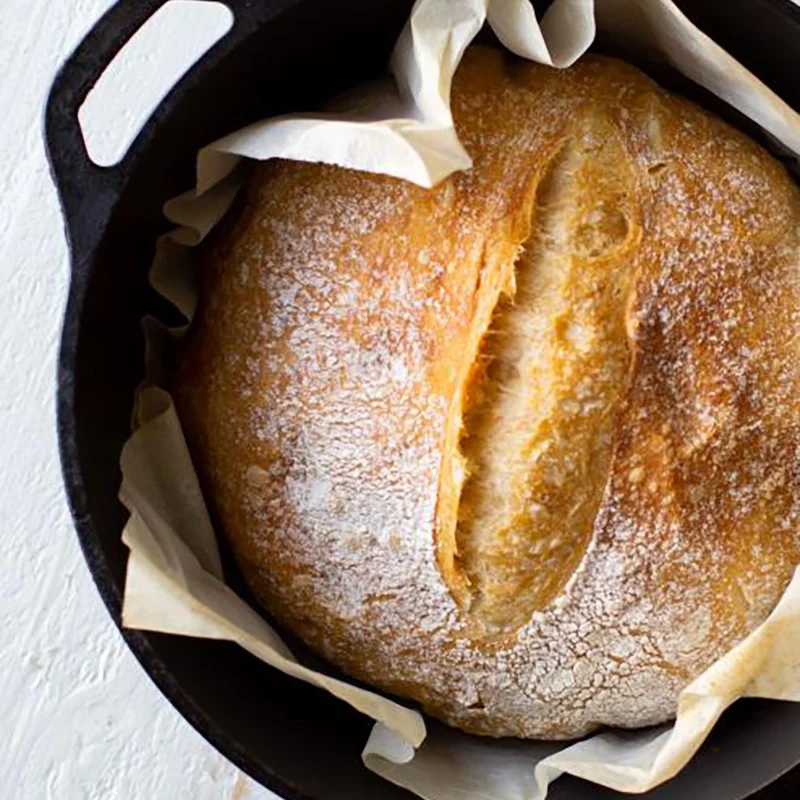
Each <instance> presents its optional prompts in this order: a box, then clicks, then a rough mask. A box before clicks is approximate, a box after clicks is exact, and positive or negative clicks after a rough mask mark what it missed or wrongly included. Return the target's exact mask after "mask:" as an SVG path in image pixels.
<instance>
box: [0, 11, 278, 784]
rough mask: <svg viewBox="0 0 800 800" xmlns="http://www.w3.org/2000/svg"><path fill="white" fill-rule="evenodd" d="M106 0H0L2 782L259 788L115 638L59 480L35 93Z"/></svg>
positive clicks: (56, 301) (53, 237) (49, 211)
mask: <svg viewBox="0 0 800 800" xmlns="http://www.w3.org/2000/svg"><path fill="white" fill-rule="evenodd" d="M133 2H136V0H133ZM109 4H110V0H0V6H2V7H1V8H0V108H1V109H2V114H0V143H2V147H0V287H2V288H0V375H2V380H0V445H1V446H2V449H1V450H0V554H2V555H0V720H2V744H0V797H2V798H3V800H6V799H7V800H43V799H44V798H46V799H47V800H51V799H52V800H73V798H75V799H76V800H77V799H78V798H80V799H81V800H132V799H133V798H136V800H139V799H140V798H141V800H161V798H168V800H212V799H213V800H256V798H258V800H265V799H266V798H274V795H272V794H271V793H270V792H267V791H266V790H265V789H262V788H260V787H258V786H256V785H255V784H254V782H253V781H252V780H251V779H249V778H247V777H245V776H244V775H242V774H241V773H240V772H239V771H238V770H237V769H236V768H235V767H233V765H231V764H230V763H229V762H227V761H226V760H225V759H224V758H223V757H222V756H221V755H219V754H218V753H217V752H216V751H215V750H213V749H212V748H211V746H210V745H208V744H206V742H205V741H204V740H203V739H202V738H201V737H200V736H199V735H198V734H197V733H195V731H194V730H193V729H192V728H191V727H190V726H189V725H188V723H186V722H185V721H184V720H183V719H182V718H181V717H180V716H179V714H178V713H177V712H176V711H175V710H174V709H173V708H172V707H171V706H170V705H169V703H167V701H166V700H164V698H163V697H162V696H161V695H160V694H159V692H158V690H157V689H156V688H155V686H154V685H153V684H152V683H151V682H150V680H149V678H148V677H147V676H146V675H145V673H144V672H143V670H142V669H141V667H139V665H138V663H137V662H136V661H135V659H134V658H133V656H132V655H131V654H130V653H129V652H128V651H127V649H126V648H125V646H124V645H123V642H122V639H121V637H120V636H119V634H118V633H117V632H116V630H115V629H114V627H113V626H112V624H111V621H110V618H109V617H108V614H107V613H106V611H105V609H104V608H103V606H102V604H101V601H100V599H99V596H98V595H97V592H96V591H95V588H94V586H93V584H92V582H91V578H90V577H89V573H88V570H87V568H86V565H85V564H84V562H83V559H82V556H81V554H80V551H79V548H78V544H77V540H76V537H75V534H74V533H73V530H72V524H71V521H70V519H69V514H68V511H67V507H66V503H65V500H64V497H63V493H62V489H61V477H60V472H59V465H58V458H57V453H56V438H55V418H54V415H55V411H54V397H53V391H54V372H55V357H56V346H57V341H58V333H59V325H60V316H61V313H62V309H63V306H64V301H65V297H66V288H67V276H68V260H67V250H66V244H65V241H64V237H63V233H62V223H61V218H60V213H59V210H58V205H57V200H56V197H55V192H54V190H53V187H52V185H51V181H50V177H49V174H48V170H47V164H46V161H45V156H44V149H43V144H42V138H41V118H42V105H43V103H44V99H45V97H46V93H47V90H48V88H49V84H50V80H51V78H52V76H53V74H54V72H55V69H56V67H57V65H58V64H59V63H60V62H61V61H63V59H64V58H65V57H66V56H67V54H68V53H69V51H70V50H71V49H72V48H73V47H74V46H75V44H77V42H78V41H79V40H80V38H81V37H82V35H83V34H84V33H85V31H86V30H87V29H88V28H89V27H90V26H91V24H92V23H93V22H94V20H95V19H96V18H97V17H98V16H99V15H100V13H101V12H102V11H103V10H104V9H105V8H106V7H107V6H108V5H109ZM165 44H166V42H165ZM131 85H132V86H135V82H133V83H132V84H131Z"/></svg>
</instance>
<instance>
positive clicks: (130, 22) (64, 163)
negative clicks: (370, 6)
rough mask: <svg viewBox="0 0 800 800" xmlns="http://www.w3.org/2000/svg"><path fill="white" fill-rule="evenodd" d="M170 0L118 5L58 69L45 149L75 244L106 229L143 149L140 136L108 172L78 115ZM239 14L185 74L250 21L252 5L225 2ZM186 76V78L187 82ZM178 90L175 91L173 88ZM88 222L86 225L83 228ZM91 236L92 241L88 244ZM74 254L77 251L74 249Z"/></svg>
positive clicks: (49, 106)
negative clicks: (89, 147)
mask: <svg viewBox="0 0 800 800" xmlns="http://www.w3.org/2000/svg"><path fill="white" fill-rule="evenodd" d="M167 2H168V0H118V2H117V3H115V4H114V5H113V6H112V7H111V8H110V9H109V10H108V11H107V12H106V13H105V14H103V16H102V17H101V18H100V19H99V20H98V21H97V23H96V24H95V26H94V27H93V28H92V29H91V31H89V33H88V34H87V35H86V36H85V38H84V39H83V41H81V43H80V44H79V45H78V47H77V48H76V49H75V51H74V52H73V53H72V55H71V56H70V57H69V58H68V59H67V60H66V62H65V63H64V64H63V65H62V66H61V68H60V69H59V71H58V73H57V75H56V77H55V79H54V81H53V85H52V87H51V89H50V94H49V96H48V99H47V106H46V108H45V119H44V127H45V131H44V133H45V144H46V148H47V156H48V160H49V162H50V171H51V174H52V176H53V181H54V183H55V185H56V188H57V189H58V193H59V197H60V200H61V206H62V210H63V212H64V216H65V219H66V223H67V232H68V236H69V238H70V242H71V244H73V245H75V244H76V243H80V244H88V243H89V241H90V240H91V237H92V236H93V235H94V233H96V232H97V231H98V230H100V229H101V228H103V227H104V225H102V224H99V223H101V222H102V219H103V218H104V217H105V216H107V215H108V214H110V212H111V209H112V208H113V206H114V203H115V199H116V197H117V194H118V189H119V187H120V185H121V182H122V178H123V176H124V175H125V173H126V171H127V168H128V166H129V164H130V162H131V161H132V160H134V159H135V155H136V152H137V151H138V150H139V146H140V145H141V141H140V140H141V138H142V137H141V134H142V132H143V131H144V130H145V129H146V127H147V126H146V125H145V128H143V130H142V131H140V133H139V135H138V136H137V139H136V140H135V141H134V143H133V144H132V145H131V147H130V148H129V150H128V152H127V154H126V155H125V157H124V158H123V159H122V160H121V161H120V162H119V163H118V164H115V165H113V166H110V167H99V166H97V165H96V164H94V163H93V162H92V160H91V159H90V158H89V155H88V153H87V151H86V146H85V144H84V141H83V135H82V133H81V129H80V124H79V122H78V110H79V108H80V106H81V104H82V103H83V101H84V99H85V98H86V95H87V94H88V92H89V90H90V89H91V88H92V87H93V86H94V84H95V83H96V82H97V80H98V79H99V78H100V76H101V75H102V74H103V72H104V71H105V69H106V67H108V65H109V64H110V63H111V62H112V61H113V60H114V58H115V56H116V55H117V53H119V51H120V50H121V49H122V47H123V46H124V45H125V44H126V43H127V42H128V40H129V39H130V38H131V37H132V36H133V35H134V34H135V33H136V32H137V31H138V30H139V28H141V27H142V25H144V23H145V22H147V20H148V19H150V17H151V16H153V14H154V13H155V12H156V11H158V10H159V9H160V8H161V7H162V6H164V5H166V3H167ZM225 4H226V5H227V6H228V7H229V8H230V9H231V11H232V12H233V13H234V15H235V20H234V26H233V28H232V29H231V31H229V32H228V34H227V36H223V37H222V39H220V40H219V41H218V42H217V43H216V44H215V45H213V46H212V47H211V48H210V49H209V50H208V51H207V52H206V53H205V54H204V55H203V56H202V57H201V58H200V59H199V60H198V61H197V62H196V63H195V64H194V65H193V66H192V67H191V68H190V69H189V71H188V72H187V73H186V74H189V72H192V71H193V70H194V69H196V68H197V67H198V66H199V65H200V64H201V63H202V62H203V61H204V59H206V58H207V57H208V56H209V54H210V53H211V52H212V51H213V50H215V48H217V47H218V46H219V45H220V44H221V43H222V42H224V41H226V39H227V38H229V37H230V36H231V33H232V32H233V30H235V29H236V28H238V27H239V26H238V25H237V23H238V22H240V21H242V19H243V18H246V16H247V9H248V7H250V6H251V3H250V2H249V0H227V2H226V3H225ZM185 77H186V75H184V78H185ZM173 88H174V87H173ZM82 221H84V222H85V224H83V223H82ZM87 237H88V238H89V241H87ZM73 251H74V248H73Z"/></svg>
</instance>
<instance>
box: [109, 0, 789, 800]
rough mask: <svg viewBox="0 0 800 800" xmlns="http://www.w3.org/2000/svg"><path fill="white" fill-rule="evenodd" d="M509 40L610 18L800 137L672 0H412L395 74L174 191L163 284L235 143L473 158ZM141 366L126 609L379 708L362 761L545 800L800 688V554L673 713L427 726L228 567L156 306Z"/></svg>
mask: <svg viewBox="0 0 800 800" xmlns="http://www.w3.org/2000/svg"><path fill="white" fill-rule="evenodd" d="M486 21H488V23H489V25H491V27H492V29H493V30H494V32H495V33H496V34H497V36H498V38H499V39H500V41H501V42H502V43H503V44H504V45H505V46H506V47H507V48H508V49H510V50H512V51H513V52H514V53H516V54H518V55H520V56H522V57H525V58H530V59H533V60H535V61H539V62H542V63H545V64H550V65H553V66H555V67H566V66H569V65H570V64H572V63H573V62H574V61H575V60H576V59H577V58H579V57H580V55H582V54H583V53H584V52H585V51H586V49H587V48H588V47H589V45H590V44H591V43H592V41H593V40H594V37H595V34H596V32H598V31H599V32H601V33H602V34H603V35H604V37H605V38H606V39H607V40H608V39H610V40H612V41H614V42H617V43H619V44H621V45H624V46H625V47H626V49H629V50H630V49H638V50H644V51H646V52H647V55H648V58H652V57H653V56H654V55H657V56H659V57H661V58H662V59H663V60H664V61H666V62H667V63H669V64H671V65H672V66H673V67H675V68H676V69H678V70H679V71H680V72H682V73H683V74H684V75H686V76H688V77H689V78H691V79H692V80H694V81H696V82H697V83H699V84H702V85H703V86H705V87H706V88H707V89H709V90H711V91H712V92H714V93H715V94H716V95H718V96H719V97H721V98H723V99H724V100H726V101H727V102H728V103H730V104H731V105H733V106H735V107H736V108H737V109H739V111H741V112H743V113H744V114H745V115H747V116H748V117H750V118H751V119H753V120H754V121H756V122H757V123H759V124H760V125H761V126H762V127H763V128H764V130H765V131H767V132H768V133H769V134H770V135H771V136H772V137H774V139H775V140H777V141H778V142H780V143H781V144H782V145H783V146H784V147H785V148H788V149H789V150H790V151H791V152H793V153H794V154H795V155H798V154H800V116H799V115H798V114H797V113H795V112H794V111H793V110H792V109H791V108H789V107H788V106H787V105H786V104H785V103H784V102H783V101H781V100H780V99H779V98H778V97H777V96H776V95H775V94H774V93H773V92H771V91H770V90H769V89H767V88H766V87H765V86H764V85H763V84H761V83H760V82H759V81H758V80H757V79H756V78H755V77H754V76H753V75H751V74H750V73H749V72H748V71H747V70H745V69H744V67H742V66H741V65H740V64H738V63H737V62H736V61H735V60H734V59H732V58H731V57H730V56H729V55H728V54H727V53H725V52H724V51H723V50H722V49H720V48H719V47H718V46H717V45H715V44H714V43H713V42H712V41H711V40H710V39H709V38H708V37H707V36H705V35H704V34H703V33H701V32H700V31H699V30H697V28H695V27H694V26H693V25H692V24H691V23H690V22H689V21H688V20H687V19H686V18H685V17H684V16H683V14H681V12H680V11H679V10H678V9H677V8H676V7H675V6H674V5H673V4H672V2H671V1H670V0H595V2H592V0H556V2H555V3H554V4H553V6H552V7H551V8H550V10H549V11H548V13H547V14H546V15H545V16H544V18H543V19H542V21H541V24H539V23H538V22H537V20H536V18H535V15H534V12H533V10H532V7H531V6H530V4H529V2H528V1H527V0H418V2H417V3H416V5H415V6H414V9H413V11H412V12H411V17H410V19H409V21H408V23H407V25H406V27H405V29H404V31H403V33H402V34H401V36H400V38H399V40H398V42H397V44H396V46H395V49H394V52H393V54H392V58H391V63H390V68H391V72H392V75H393V76H394V81H390V80H388V79H387V80H386V81H383V82H377V83H372V84H370V85H369V86H364V87H362V88H360V89H358V90H356V91H355V92H350V93H348V97H347V100H346V101H344V102H343V103H339V104H334V105H333V106H332V107H331V108H329V109H328V110H327V111H326V112H325V113H316V114H300V115H294V116H291V117H288V116H287V117H280V118H276V119H272V120H266V121H262V122H258V123H255V124H254V125H251V126H249V127H247V128H245V129H243V130H240V131H237V132H235V133H232V134H231V135H229V136H226V137H225V138H223V139H221V140H219V141H218V142H216V143H214V144H212V145H210V146H209V147H207V148H205V149H204V150H202V151H201V152H200V153H199V154H198V169H197V187H196V189H195V190H193V191H191V192H189V193H187V194H186V195H183V196H181V197H179V198H175V199H174V200H172V201H170V202H169V203H168V204H167V205H166V207H165V213H166V214H167V216H168V217H169V218H170V219H171V220H172V221H173V222H175V223H176V224H178V225H179V227H178V228H177V229H176V230H175V231H173V232H172V233H170V234H167V235H166V236H164V237H162V238H161V239H160V240H159V242H158V244H157V249H156V258H155V261H154V263H153V265H152V269H151V281H152V283H153V285H154V286H155V287H156V288H157V289H158V290H159V291H160V292H162V294H164V295H165V296H166V297H168V298H169V299H170V300H172V302H174V303H175V305H176V306H177V307H178V308H179V309H180V310H181V311H182V312H183V313H184V314H185V315H186V317H187V319H191V317H192V314H193V312H194V308H195V302H196V294H195V291H194V283H193V279H192V257H191V255H192V252H191V247H193V246H195V245H197V244H198V243H199V242H200V241H202V239H203V238H204V236H205V235H206V234H207V233H208V232H209V231H210V230H211V228H213V226H214V225H215V224H216V223H217V222H218V221H219V220H220V219H221V217H222V216H223V214H224V213H225V211H226V210H227V208H228V207H229V206H230V204H231V202H232V201H233V198H234V196H235V194H236V191H237V189H238V186H239V183H240V176H239V172H238V170H237V169H236V166H237V164H238V162H239V160H240V158H241V157H249V158H256V159H266V158H272V157H277V156H280V157H284V158H294V159H301V160H307V161H322V162H327V163H334V164H339V165H341V166H345V167H352V168H357V169H362V170H367V171H371V172H381V173H386V174H389V175H394V176H397V177H400V178H405V179H407V180H410V181H414V182H415V183H418V184H420V185H422V186H433V185H435V184H436V183H437V182H438V181H440V180H442V179H443V178H445V177H446V176H447V175H449V174H451V173H452V172H454V171H455V170H459V169H468V168H469V167H470V164H471V162H470V158H469V154H468V153H467V152H466V151H465V150H464V149H463V147H462V146H461V144H460V143H459V141H458V138H457V136H456V134H455V131H454V129H453V124H452V117H451V115H450V108H449V94H450V85H451V80H452V77H453V74H454V72H455V69H456V67H457V66H458V63H459V60H460V58H461V56H462V54H463V52H464V50H465V48H466V47H467V45H468V44H469V42H470V41H471V40H472V39H473V38H474V36H475V35H476V34H477V33H478V31H479V30H480V28H481V27H482V26H483V24H484V22H486ZM144 326H145V330H146V333H147V340H148V348H147V353H146V365H147V380H146V385H145V386H143V387H142V389H141V390H140V391H139V393H138V395H137V399H136V404H135V411H134V428H135V432H134V434H133V435H132V437H131V439H130V440H129V441H128V442H127V444H126V445H125V448H124V450H123V453H122V459H121V464H122V473H123V483H122V487H121V489H120V498H121V500H122V502H123V503H124V504H125V506H126V507H127V508H128V510H129V511H130V513H131V516H130V520H129V522H128V523H127V525H126V527H125V530H124V533H123V541H124V542H125V543H126V544H127V546H128V547H129V549H130V559H129V562H128V573H127V582H126V589H125V599H124V606H123V624H125V625H126V626H128V627H131V628H141V629H147V630H154V631H164V632H170V633H176V634H182V635H187V636H199V637H204V638H211V639H226V640H231V641H234V642H237V643H238V644H240V645H241V646H242V647H244V648H245V649H246V650H248V651H249V652H250V653H252V654H253V655H255V656H256V657H257V658H260V659H261V660H262V661H264V662H266V663H267V664H269V665H270V666H272V667H274V668H276V669H279V670H281V671H283V672H285V673H287V674H289V675H292V676H293V677H296V678H299V679H300V680H304V681H307V682H308V683H311V684H313V685H315V686H317V687H319V688H320V689H322V690H324V691H327V692H330V693H331V694H333V695H335V696H336V697H339V698H341V699H342V700H344V701H345V702H347V703H349V704H350V705H352V706H353V707H354V708H356V709H358V710H359V711H360V712H362V713H364V714H366V715H368V716H370V717H371V718H372V719H374V720H375V722H376V724H375V727H374V728H373V732H372V735H371V736H370V738H369V741H368V742H367V744H366V747H365V749H364V752H363V759H364V763H365V765H366V766H367V767H368V768H369V769H371V770H373V771H375V772H377V773H378V774H380V775H382V776H383V777H385V778H386V779H388V780H390V781H393V782H394V783H397V784H399V785H401V786H404V787H406V788H408V789H410V790H411V791H413V792H415V793H416V794H418V795H419V796H420V797H423V798H427V800H540V798H544V797H545V796H546V794H547V787H548V784H549V783H550V781H552V780H554V779H555V778H557V777H558V776H559V775H561V774H562V773H564V772H568V773H571V774H573V775H576V776H579V777H583V778H585V779H587V780H591V781H595V782H596V783H601V784H603V785H606V786H609V787H612V788H615V789H618V790H619V791H624V792H643V791H646V790H647V789H649V788H652V787H654V786H656V785H657V784H659V783H661V782H663V781H665V780H667V779H668V778H670V777H672V776H673V775H675V774H676V773H677V772H678V771H680V769H681V768H682V767H683V766H684V765H685V764H686V762H687V761H688V760H689V759H690V758H691V757H692V755H693V754H694V753H695V752H696V750H697V748H698V747H699V746H700V745H701V744H702V742H703V740H704V739H705V737H706V735H707V734H708V732H709V731H710V729H711V728H712V727H713V725H714V723H715V722H716V720H717V719H718V718H719V716H720V714H721V713H722V711H723V710H724V709H725V708H726V707H727V706H728V705H730V703H732V702H733V701H734V700H736V699H737V698H739V697H766V698H775V699H783V700H795V701H800V570H798V571H797V572H796V573H795V576H794V578H793V580H792V582H791V584H790V585H789V587H788V589H787V590H786V592H785V594H784V596H783V598H782V599H781V601H780V603H779V604H778V606H777V607H776V608H775V609H774V611H773V613H772V614H771V615H770V617H769V618H768V619H767V620H766V621H765V622H764V623H763V624H762V625H761V626H760V627H759V628H758V629H757V630H755V631H754V632H753V633H752V634H751V635H750V636H749V637H748V638H747V639H745V640H744V641H743V642H741V643H740V644H739V645H738V646H737V647H735V648H734V649H733V650H731V651H730V652H728V653H727V654H726V655H725V656H724V657H723V658H721V659H720V660H719V661H717V662H716V663H715V664H714V665H713V666H712V667H710V668H709V669H708V670H707V671H706V672H705V673H704V674H703V675H701V676H700V677H698V678H697V679H696V680H695V681H694V682H693V683H692V684H691V685H690V686H689V687H687V688H686V689H685V690H684V691H683V693H682V694H681V696H680V700H679V707H678V715H677V719H676V721H675V724H674V725H670V726H663V727H662V728H660V729H656V730H647V731H640V732H633V733H631V732H624V733H623V732H619V733H614V732H607V733H602V734H599V735H596V736H593V737H591V738H589V739H586V740H584V741H581V742H579V743H577V744H572V745H569V746H565V747H564V748H563V749H561V750H560V751H559V752H556V753H555V754H553V755H547V754H548V753H551V752H552V747H553V746H552V744H545V743H540V742H529V741H522V740H503V741H492V740H487V739H482V738H479V737H472V736H468V735H466V734H463V733H460V732H458V731H455V730H450V729H446V728H444V727H443V726H439V725H437V726H435V727H434V728H433V729H432V731H431V732H430V734H429V735H427V736H426V728H425V724H424V721H423V719H422V717H421V715H420V714H419V713H417V712H416V711H413V710H411V709H407V708H404V707H403V706H401V705H399V704H397V703H395V702H393V701H390V700H388V699H386V698H383V697H381V696H380V695H378V694H376V693H373V692H370V691H366V690H364V689H361V688H357V687H355V686H351V685H349V684H348V683H346V682H343V681H339V680H334V679H332V678H329V677H327V676H325V675H322V674H320V673H318V672H315V671H313V670H310V669H307V668H305V667H303V666H301V665H300V664H298V663H297V661H296V660H295V659H294V658H293V656H292V654H291V653H290V652H289V650H288V649H287V648H286V646H285V645H284V644H283V643H282V642H281V640H280V639H279V637H278V636H277V634H276V633H275V632H274V631H273V630H272V629H271V628H270V626H269V625H268V624H267V623H266V622H265V621H264V619H263V618H262V617H261V615H260V614H259V613H258V612H257V611H255V610H254V609H252V608H251V607H250V606H248V605H247V604H246V603H245V602H244V601H243V600H242V599H241V598H239V597H238V596H237V595H236V594H234V593H233V592H232V591H231V590H230V589H229V588H228V587H227V586H226V585H225V584H224V581H223V575H222V570H221V566H220V559H219V552H218V549H217V544H216V539H215V535H214V531H213V529H212V527H211V523H210V521H209V518H208V513H207V511H206V507H205V504H204V501H203V497H202V494H201V492H200V487H199V484H198V482H197V477H196V475H195V473H194V470H193V468H192V464H191V460H190V457H189V452H188V450H187V447H186V443H185V441H184V439H183V435H182V433H181V429H180V424H179V421H178V419H177V415H176V413H175V410H174V407H173V405H172V402H171V399H170V397H169V395H168V394H167V393H166V392H164V391H163V390H161V389H159V388H157V387H158V384H160V383H161V382H162V381H163V379H164V377H165V376H164V375H163V366H162V365H163V360H162V358H161V357H160V353H161V351H162V348H163V347H164V346H166V345H167V344H168V342H169V340H170V339H171V338H173V337H179V336H180V335H182V333H183V331H184V330H185V328H182V329H175V330H172V331H167V330H166V329H164V328H163V327H162V326H161V325H160V324H159V323H158V322H157V321H155V320H152V319H148V320H145V321H144Z"/></svg>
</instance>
